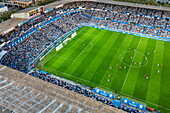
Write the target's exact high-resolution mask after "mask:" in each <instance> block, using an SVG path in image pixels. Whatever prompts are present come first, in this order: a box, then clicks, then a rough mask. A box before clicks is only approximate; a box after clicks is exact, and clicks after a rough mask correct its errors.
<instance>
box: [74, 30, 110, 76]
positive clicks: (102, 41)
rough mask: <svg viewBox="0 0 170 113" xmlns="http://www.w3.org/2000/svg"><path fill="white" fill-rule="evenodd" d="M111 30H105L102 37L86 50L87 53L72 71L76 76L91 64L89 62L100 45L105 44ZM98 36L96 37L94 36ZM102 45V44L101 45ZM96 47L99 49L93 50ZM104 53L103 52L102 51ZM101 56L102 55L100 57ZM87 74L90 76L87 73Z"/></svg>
mask: <svg viewBox="0 0 170 113" xmlns="http://www.w3.org/2000/svg"><path fill="white" fill-rule="evenodd" d="M111 33H112V32H109V31H106V32H105V34H104V35H103V36H105V37H103V38H101V39H100V40H99V41H98V43H97V44H96V45H94V46H93V47H92V49H90V50H89V51H87V52H88V55H87V56H86V57H85V58H84V60H83V61H82V62H81V63H80V65H79V66H78V67H77V69H76V70H75V71H74V72H73V75H76V76H78V77H81V76H82V74H83V73H84V71H85V70H86V68H88V66H89V65H90V64H91V62H92V61H93V60H94V58H95V57H96V56H97V55H98V54H99V53H100V51H101V50H102V47H103V46H104V45H106V44H108V43H107V42H108V37H109V36H110V35H111ZM96 38H98V37H96ZM92 44H93V42H92ZM101 45H102V46H101ZM96 47H97V49H98V50H99V51H98V52H96V51H94V50H96ZM103 54H104V52H103ZM101 58H102V57H101ZM99 62H100V60H99V59H98V61H97V62H96V63H99ZM87 76H90V75H89V74H88V75H87Z"/></svg>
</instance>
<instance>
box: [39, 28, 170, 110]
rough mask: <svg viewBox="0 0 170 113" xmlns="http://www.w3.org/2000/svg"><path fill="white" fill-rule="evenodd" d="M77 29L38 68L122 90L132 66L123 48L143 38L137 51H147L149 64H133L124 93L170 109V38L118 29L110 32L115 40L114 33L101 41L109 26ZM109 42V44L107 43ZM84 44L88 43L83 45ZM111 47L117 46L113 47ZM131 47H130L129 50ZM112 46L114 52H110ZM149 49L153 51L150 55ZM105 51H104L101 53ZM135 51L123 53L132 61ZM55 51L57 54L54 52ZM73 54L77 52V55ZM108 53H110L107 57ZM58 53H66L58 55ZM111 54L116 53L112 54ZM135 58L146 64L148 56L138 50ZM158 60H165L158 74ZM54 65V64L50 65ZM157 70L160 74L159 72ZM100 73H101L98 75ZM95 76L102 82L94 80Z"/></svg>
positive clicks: (132, 47)
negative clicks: (61, 46) (71, 36)
mask: <svg viewBox="0 0 170 113" xmlns="http://www.w3.org/2000/svg"><path fill="white" fill-rule="evenodd" d="M93 29H94V30H97V31H98V32H97V31H96V32H93ZM77 33H78V35H77V36H76V37H74V39H72V40H71V41H70V42H69V43H68V44H67V45H65V46H64V47H63V48H62V49H61V50H60V51H59V52H56V51H55V48H54V49H53V50H52V51H51V52H50V53H49V54H48V55H47V56H46V57H45V58H44V59H43V60H42V61H41V62H40V63H39V64H38V68H40V69H42V70H44V71H47V72H49V73H52V74H57V75H59V76H63V77H64V78H67V79H70V80H73V81H78V82H79V83H81V84H85V85H88V86H93V87H95V86H97V87H99V88H102V89H103V90H109V91H114V90H117V91H118V92H119V91H120V90H121V88H122V85H123V83H124V81H125V78H126V75H127V72H128V69H129V66H126V67H127V68H126V69H123V67H124V66H125V64H123V63H121V61H120V59H119V55H120V54H121V53H122V52H124V51H132V52H134V49H136V47H137V46H135V45H138V43H139V39H141V42H140V45H139V48H138V50H137V51H138V52H141V53H143V54H145V55H146V56H147V57H148V59H149V62H148V65H147V66H145V67H141V68H135V67H131V69H130V71H129V74H128V76H127V79H126V82H125V85H124V88H123V91H122V93H123V95H126V96H127V95H129V96H128V97H132V98H136V99H137V100H140V101H142V102H146V103H147V104H148V105H149V106H150V107H154V108H156V109H160V110H161V112H165V113H169V112H170V101H169V100H170V96H169V95H170V89H169V87H170V84H169V81H170V76H169V75H170V65H169V64H170V49H169V48H170V43H169V42H163V41H158V40H153V39H149V38H142V37H138V36H134V35H127V34H124V35H121V33H117V32H112V33H111V32H110V33H111V34H112V35H113V36H114V37H115V40H110V38H111V36H112V35H111V36H110V37H109V39H108V40H103V41H104V42H102V38H103V39H105V38H106V36H107V33H106V30H101V29H96V28H90V27H82V28H80V29H79V30H78V31H77ZM105 33H106V34H105ZM119 34H120V35H119ZM96 35H97V37H96V39H95V40H94V41H92V42H93V45H91V44H89V42H90V41H91V40H93V39H94V37H95V36H96ZM69 37H70V36H69ZM116 37H117V38H116ZM122 37H123V38H124V39H123V40H122V39H121V38H122ZM87 38H88V39H87ZM86 39H87V40H86ZM118 39H119V40H118ZM109 40H110V42H109ZM137 40H138V41H137ZM111 41H112V43H113V45H114V47H113V45H111V44H112V43H111ZM75 42H77V43H75ZM107 43H109V44H108V45H107ZM115 43H116V44H115ZM83 44H85V46H84V47H83ZM155 45H156V46H155ZM112 48H115V49H113V50H112ZM129 48H131V49H130V50H129ZM111 50H112V51H113V52H110V51H111ZM154 50H156V53H155V54H154V52H153V51H154ZM163 50H164V51H163ZM74 51H76V52H75V53H76V54H74ZM82 51H83V52H82ZM96 51H97V52H96ZM102 51H104V52H102ZM148 52H149V53H150V54H149V55H148ZM79 53H80V54H79ZM102 53H105V54H104V55H102ZM108 53H109V54H108ZM134 53H135V52H134ZM134 53H132V54H123V55H122V57H124V58H123V60H124V61H125V62H126V63H128V64H129V65H130V64H131V60H130V57H131V56H133V55H134ZM55 54H56V55H58V56H53V55H55ZM72 54H74V55H75V56H74V55H72ZM107 55H109V56H108V57H107ZM59 56H61V57H62V56H64V57H63V58H59ZM77 56H78V58H77V59H76V60H74V58H75V57H77ZM110 56H113V57H112V58H111V57H110ZM125 57H127V58H125ZM72 58H73V59H72ZM105 58H106V59H108V60H109V61H110V62H108V61H106V62H104V61H105V60H104V59H105ZM49 59H51V60H49ZM69 59H72V61H70V60H69ZM47 60H49V61H51V62H50V63H48V65H43V64H44V62H46V61H47ZM55 61H56V62H55ZM47 62H48V61H47ZM86 62H87V63H86ZM134 62H136V63H137V64H138V63H139V62H142V64H144V63H146V60H145V58H144V57H143V56H142V55H141V56H140V55H139V54H136V55H135V58H134ZM158 62H163V68H161V70H162V71H161V70H160V73H159V74H158V73H157V70H158V69H159V68H158V67H157V63H158ZM54 63H55V65H53V64H54ZM83 64H84V65H83ZM116 64H118V65H119V66H122V69H121V70H120V69H119V68H118V67H116ZM51 65H53V66H52V67H51ZM100 65H102V66H100ZM134 65H135V64H133V65H132V66H134ZM160 65H161V63H160ZM62 66H63V67H62ZM79 66H80V67H79ZM110 66H111V67H112V69H110ZM36 67H37V66H36ZM103 67H104V68H103ZM99 69H100V71H101V72H100V73H98V74H97V72H96V71H97V70H99ZM79 70H80V72H79ZM108 74H110V75H111V77H110V81H109V82H107V80H108V76H107V75H108ZM145 74H146V75H147V76H149V79H148V80H146V78H145V77H144V75H145ZM157 74H158V75H160V76H157ZM97 75H99V76H97ZM94 76H96V79H94V81H90V80H91V79H92V78H93V77H94ZM97 77H99V79H98V78H97ZM95 80H96V81H100V82H95ZM157 104H159V105H157Z"/></svg>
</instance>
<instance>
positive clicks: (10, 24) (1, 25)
mask: <svg viewBox="0 0 170 113" xmlns="http://www.w3.org/2000/svg"><path fill="white" fill-rule="evenodd" d="M74 1H85V0H60V1H56V2H53V3H50V4H47V5H45V6H44V9H45V10H48V9H51V8H54V7H55V6H58V5H61V4H64V3H68V2H74ZM88 1H95V2H105V3H111V4H118V5H125V6H132V7H141V8H149V9H157V10H166V11H170V8H169V7H160V6H151V5H143V4H135V3H127V2H119V1H105V0H88ZM38 7H40V6H35V7H29V8H26V9H23V10H21V11H18V12H17V13H24V12H25V13H27V12H29V11H31V10H33V9H36V8H38ZM22 21H23V19H15V18H14V19H9V20H7V21H5V22H4V23H0V34H1V33H2V32H3V31H5V30H8V29H9V28H11V27H13V26H15V25H17V24H18V23H20V22H22Z"/></svg>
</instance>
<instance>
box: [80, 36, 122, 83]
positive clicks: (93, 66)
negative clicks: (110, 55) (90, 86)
mask: <svg viewBox="0 0 170 113" xmlns="http://www.w3.org/2000/svg"><path fill="white" fill-rule="evenodd" d="M119 34H120V33H113V34H112V35H111V36H110V37H106V38H110V39H111V40H112V41H111V42H112V43H115V42H116V40H117V38H118V36H119ZM101 41H102V40H101ZM109 41H110V40H109ZM106 44H107V43H106ZM99 46H100V45H99ZM102 48H103V49H101V50H100V52H99V53H98V54H97V55H96V56H95V58H94V59H93V61H92V62H91V63H90V65H89V66H88V68H86V70H85V71H84V73H83V75H82V76H81V78H82V79H86V80H89V81H90V79H91V78H92V76H93V75H94V73H95V71H96V70H97V68H98V65H99V62H98V60H100V61H101V60H102V59H103V56H104V55H102V54H103V50H105V49H106V48H105V46H104V47H102ZM89 73H90V75H89ZM87 75H89V76H87Z"/></svg>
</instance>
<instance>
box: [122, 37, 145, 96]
mask: <svg viewBox="0 0 170 113" xmlns="http://www.w3.org/2000/svg"><path fill="white" fill-rule="evenodd" d="M147 42H148V39H147V38H141V41H140V45H139V47H138V49H137V50H136V51H137V54H136V56H135V58H134V62H137V63H136V65H137V66H139V63H140V62H142V60H143V57H144V56H143V55H141V54H139V53H138V52H140V53H144V52H145V50H146V46H147ZM142 65H144V64H142ZM133 66H135V65H134V64H133ZM139 71H140V67H132V68H131V70H130V72H129V75H128V78H127V80H126V83H125V85H124V87H123V89H122V93H125V94H128V95H133V92H134V89H135V86H136V82H137V78H138V74H139Z"/></svg>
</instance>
